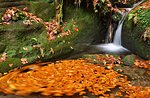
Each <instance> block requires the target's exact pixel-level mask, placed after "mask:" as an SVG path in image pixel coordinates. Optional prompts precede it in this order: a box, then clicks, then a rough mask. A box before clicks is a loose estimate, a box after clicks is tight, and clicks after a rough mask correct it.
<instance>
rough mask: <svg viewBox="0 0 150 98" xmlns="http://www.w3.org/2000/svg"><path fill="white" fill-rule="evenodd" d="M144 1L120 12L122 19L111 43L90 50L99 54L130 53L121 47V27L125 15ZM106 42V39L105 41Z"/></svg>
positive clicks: (94, 46)
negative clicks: (94, 50)
mask: <svg viewBox="0 0 150 98" xmlns="http://www.w3.org/2000/svg"><path fill="white" fill-rule="evenodd" d="M143 1H144V0H142V1H140V2H138V3H136V4H134V5H133V7H132V8H125V11H124V12H122V18H121V20H120V21H119V23H118V26H117V29H116V31H115V35H114V38H113V42H111V43H105V44H99V45H92V48H94V49H96V50H98V51H99V52H100V53H110V54H125V53H130V51H129V50H128V49H126V48H124V47H123V46H122V45H121V33H122V26H123V23H124V20H125V18H126V16H127V14H128V13H129V12H130V11H131V10H132V9H133V8H135V7H136V6H138V5H139V4H141V3H142V2H143ZM106 40H107V39H106Z"/></svg>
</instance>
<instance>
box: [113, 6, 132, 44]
mask: <svg viewBox="0 0 150 98" xmlns="http://www.w3.org/2000/svg"><path fill="white" fill-rule="evenodd" d="M131 9H132V8H126V9H125V12H124V13H122V19H121V20H120V21H119V23H118V27H117V30H116V32H115V36H114V40H113V43H114V44H115V45H121V32H122V25H123V22H124V20H125V17H126V15H127V13H128V12H129V11H130V10H131Z"/></svg>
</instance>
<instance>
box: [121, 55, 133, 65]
mask: <svg viewBox="0 0 150 98" xmlns="http://www.w3.org/2000/svg"><path fill="white" fill-rule="evenodd" d="M134 61H135V55H127V56H125V57H124V58H123V59H122V62H123V64H124V65H128V66H131V65H133V64H134Z"/></svg>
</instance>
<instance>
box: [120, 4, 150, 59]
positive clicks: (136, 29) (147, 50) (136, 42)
mask: <svg viewBox="0 0 150 98" xmlns="http://www.w3.org/2000/svg"><path fill="white" fill-rule="evenodd" d="M147 2H148V1H147ZM145 3H146V1H145ZM149 19H150V7H149V6H148V5H147V6H145V5H144V4H143V5H139V6H137V7H136V8H135V9H133V10H132V11H131V12H130V13H129V14H128V16H127V18H126V20H125V22H124V25H123V30H122V45H123V46H124V47H126V48H127V49H129V50H131V51H132V52H133V53H135V54H137V55H139V56H140V57H142V58H144V59H150V39H149V38H148V36H147V35H148V34H149V33H150V30H148V28H149V27H150V20H149ZM147 31H149V32H147ZM145 33H146V34H147V35H145Z"/></svg>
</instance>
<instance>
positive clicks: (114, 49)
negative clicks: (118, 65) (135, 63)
mask: <svg viewBox="0 0 150 98" xmlns="http://www.w3.org/2000/svg"><path fill="white" fill-rule="evenodd" d="M95 48H98V49H101V51H102V52H106V53H121V52H129V51H128V50H127V49H126V48H124V47H122V46H121V45H116V44H113V43H109V44H100V45H95Z"/></svg>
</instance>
